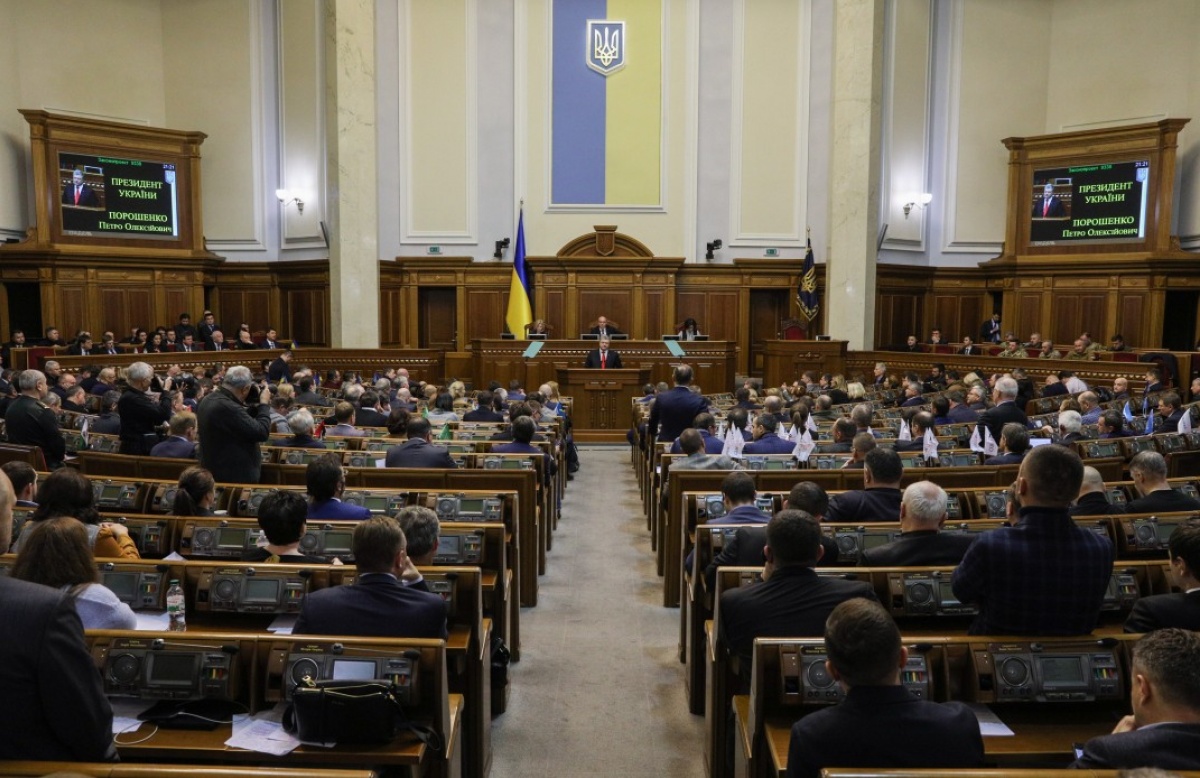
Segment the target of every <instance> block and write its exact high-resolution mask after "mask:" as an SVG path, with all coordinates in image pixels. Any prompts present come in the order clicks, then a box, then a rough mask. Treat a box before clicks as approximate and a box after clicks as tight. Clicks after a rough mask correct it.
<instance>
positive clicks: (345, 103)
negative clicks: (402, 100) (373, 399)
mask: <svg viewBox="0 0 1200 778" xmlns="http://www.w3.org/2000/svg"><path fill="white" fill-rule="evenodd" d="M325 63H326V66H325V137H326V143H325V149H326V151H325V158H326V176H327V178H328V198H329V200H328V207H327V209H326V213H327V217H328V223H329V233H330V235H329V243H330V245H329V286H330V289H329V317H330V322H331V325H332V335H333V343H332V345H333V346H334V347H335V348H378V347H379V209H378V192H377V190H376V181H375V170H376V159H375V148H376V146H375V133H376V122H375V3H374V1H373V0H325Z"/></svg>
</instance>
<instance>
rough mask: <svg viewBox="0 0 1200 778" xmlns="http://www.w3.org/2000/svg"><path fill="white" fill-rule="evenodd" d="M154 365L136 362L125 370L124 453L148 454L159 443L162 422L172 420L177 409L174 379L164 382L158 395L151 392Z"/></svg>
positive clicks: (121, 406) (121, 402)
mask: <svg viewBox="0 0 1200 778" xmlns="http://www.w3.org/2000/svg"><path fill="white" fill-rule="evenodd" d="M153 380H154V368H152V367H150V365H148V364H146V363H145V362H134V363H133V364H132V365H130V366H129V367H128V368H127V369H126V370H125V383H126V388H125V391H124V392H122V393H121V399H120V400H118V401H117V413H118V414H119V415H120V417H121V453H122V454H133V455H136V456H145V455H146V454H149V453H150V449H152V448H153V447H154V446H155V445H156V444H157V443H158V428H159V425H161V424H164V423H165V422H167V421H169V420H170V418H171V414H172V411H173V408H172V397H173V395H172V393H171V389H172V387H173V385H174V380H173V379H172V378H170V377H168V378H166V379H164V380H163V382H162V391H161V392H160V393H159V395H158V397H152V396H151V394H150V384H151V383H152V382H153Z"/></svg>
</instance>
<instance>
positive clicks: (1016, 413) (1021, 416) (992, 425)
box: [979, 402, 1029, 445]
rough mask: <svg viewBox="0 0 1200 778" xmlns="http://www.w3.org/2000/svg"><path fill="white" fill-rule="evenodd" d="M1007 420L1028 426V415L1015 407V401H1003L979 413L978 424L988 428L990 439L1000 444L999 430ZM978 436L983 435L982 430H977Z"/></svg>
mask: <svg viewBox="0 0 1200 778" xmlns="http://www.w3.org/2000/svg"><path fill="white" fill-rule="evenodd" d="M1009 422H1016V423H1018V424H1020V425H1022V426H1029V417H1028V416H1026V415H1025V411H1023V410H1021V409H1020V408H1018V407H1017V404H1016V403H1015V402H1003V403H1000V404H999V405H997V406H996V407H994V408H988V409H987V410H986V411H984V412H983V413H981V414H979V426H981V427H987V428H988V431H990V432H991V433H992V440H994V441H996V444H997V445H999V444H1000V430H1002V429H1003V428H1004V425H1005V424H1008V423H1009ZM979 436H980V437H981V438H982V437H983V430H980V431H979Z"/></svg>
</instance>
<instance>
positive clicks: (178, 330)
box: [174, 313, 196, 347]
mask: <svg viewBox="0 0 1200 778" xmlns="http://www.w3.org/2000/svg"><path fill="white" fill-rule="evenodd" d="M174 332H175V344H176V346H177V347H178V345H179V344H181V343H183V339H184V337H186V336H188V335H191V336H192V339H193V340H194V339H195V338H196V328H195V327H194V326H192V316H191V314H188V313H181V314H179V323H178V324H176V325H175V328H174Z"/></svg>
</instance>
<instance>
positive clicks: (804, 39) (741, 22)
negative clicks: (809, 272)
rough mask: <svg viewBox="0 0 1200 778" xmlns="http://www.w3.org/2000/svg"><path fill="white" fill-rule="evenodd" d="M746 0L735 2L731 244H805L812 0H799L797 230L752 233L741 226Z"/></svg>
mask: <svg viewBox="0 0 1200 778" xmlns="http://www.w3.org/2000/svg"><path fill="white" fill-rule="evenodd" d="M746 1H747V0H734V2H733V66H732V78H731V84H730V87H731V95H730V98H731V99H730V103H731V106H730V116H729V120H730V132H729V141H730V143H729V146H730V149H731V153H730V156H731V159H730V161H729V191H730V198H729V210H730V214H729V215H730V219H729V222H730V224H731V225H733V233H734V235H733V238H732V239H730V240H729V242H728V243H727V244H726V245H727V246H729V247H731V248H732V247H750V246H769V247H775V248H804V245H805V238H804V227H805V216H806V214H807V213H808V186H807V183H808V142H807V137H806V134H807V130H808V115H809V106H808V101H809V78H810V73H809V70H810V68H809V61H810V60H811V59H812V0H800V22H799V29H798V30H797V35H796V38H797V40H798V41H799V45H800V46H801V52H800V55H799V56H797V57H796V67H797V74H796V75H797V78H796V128H795V143H796V168H795V170H794V171H793V180H792V183H793V186H794V196H795V212H794V213H793V214H792V216H793V221H794V222H795V229H794V230H792V231H791V232H780V233H751V232H747V231H745V230H744V229H743V228H742V128H743V127H744V126H745V118H746V117H745V106H744V97H745V96H744V93H743V89H744V86H743V85H744V83H745V73H746V63H745V57H746V39H745V38H746Z"/></svg>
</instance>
